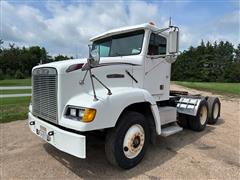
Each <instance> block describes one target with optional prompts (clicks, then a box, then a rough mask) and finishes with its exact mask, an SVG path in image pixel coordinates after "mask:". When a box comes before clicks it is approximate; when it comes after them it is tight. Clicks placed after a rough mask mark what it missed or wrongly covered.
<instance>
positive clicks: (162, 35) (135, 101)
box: [28, 22, 221, 169]
mask: <svg viewBox="0 0 240 180" xmlns="http://www.w3.org/2000/svg"><path fill="white" fill-rule="evenodd" d="M90 42H91V43H90V45H89V55H88V58H83V59H74V60H66V61H60V62H52V63H48V64H40V65H37V66H36V67H34V68H33V69H32V100H31V104H30V106H29V113H28V123H29V127H30V129H31V131H32V132H33V133H34V134H36V135H37V136H39V137H40V138H42V139H44V140H45V141H46V142H47V143H49V144H51V145H53V146H54V147H56V148H57V149H59V150H61V151H63V152H65V153H68V154H71V155H73V156H76V157H78V158H86V154H87V152H86V142H87V140H88V138H87V137H88V135H89V133H93V132H101V133H103V134H104V137H105V141H104V142H105V153H106V158H107V160H108V161H109V162H110V163H111V164H113V165H116V166H119V167H121V168H123V169H130V168H132V167H134V166H136V165H137V164H138V163H139V162H140V161H141V160H142V159H143V157H144V155H145V153H146V151H147V148H148V146H149V145H150V144H154V142H156V138H157V136H164V137H167V136H170V135H172V134H175V133H178V132H180V131H182V130H183V128H189V129H191V130H193V131H203V130H204V128H205V127H206V124H207V123H209V124H214V123H216V122H217V120H218V118H219V116H220V106H221V104H220V101H219V98H217V97H204V96H201V95H199V94H198V95H196V94H195V95H194V94H189V93H188V92H185V91H171V90H170V77H171V64H172V63H174V61H175V60H176V58H177V55H178V54H179V28H178V27H176V26H173V25H171V24H170V25H169V27H166V28H158V27H157V26H156V25H155V24H154V23H152V22H150V23H146V24H140V25H135V26H128V27H122V28H118V29H114V30H110V31H107V32H105V33H103V34H100V35H98V36H95V37H93V38H91V39H90ZM96 134H97V133H96Z"/></svg>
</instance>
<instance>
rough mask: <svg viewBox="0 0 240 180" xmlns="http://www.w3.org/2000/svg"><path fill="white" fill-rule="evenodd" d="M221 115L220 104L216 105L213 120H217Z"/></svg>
mask: <svg viewBox="0 0 240 180" xmlns="http://www.w3.org/2000/svg"><path fill="white" fill-rule="evenodd" d="M218 114H219V104H218V103H215V105H214V108H213V118H214V119H217V118H218Z"/></svg>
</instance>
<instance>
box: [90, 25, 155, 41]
mask: <svg viewBox="0 0 240 180" xmlns="http://www.w3.org/2000/svg"><path fill="white" fill-rule="evenodd" d="M141 29H144V30H145V29H150V30H152V31H157V30H159V28H158V27H156V26H155V25H153V24H152V23H145V24H139V25H134V26H125V27H121V28H117V29H112V30H109V31H106V32H104V33H102V34H99V35H97V36H94V37H92V38H91V39H90V41H96V40H99V39H102V38H105V37H109V36H112V35H116V34H119V33H125V32H131V31H135V30H141Z"/></svg>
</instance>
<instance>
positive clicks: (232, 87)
mask: <svg viewBox="0 0 240 180" xmlns="http://www.w3.org/2000/svg"><path fill="white" fill-rule="evenodd" d="M174 83H175V84H178V85H181V86H185V87H189V88H193V89H199V90H205V91H210V92H215V93H220V94H231V95H237V96H240V83H214V82H180V81H174Z"/></svg>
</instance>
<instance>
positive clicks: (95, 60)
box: [89, 48, 100, 66]
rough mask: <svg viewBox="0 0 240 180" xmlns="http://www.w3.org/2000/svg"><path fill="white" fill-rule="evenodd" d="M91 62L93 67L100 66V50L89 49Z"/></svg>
mask: <svg viewBox="0 0 240 180" xmlns="http://www.w3.org/2000/svg"><path fill="white" fill-rule="evenodd" d="M89 51H90V52H89V62H90V64H91V66H96V65H98V64H99V61H100V54H99V49H98V48H94V49H92V48H89Z"/></svg>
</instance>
